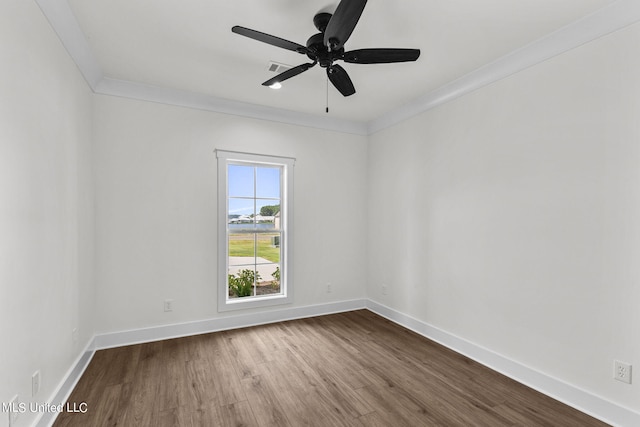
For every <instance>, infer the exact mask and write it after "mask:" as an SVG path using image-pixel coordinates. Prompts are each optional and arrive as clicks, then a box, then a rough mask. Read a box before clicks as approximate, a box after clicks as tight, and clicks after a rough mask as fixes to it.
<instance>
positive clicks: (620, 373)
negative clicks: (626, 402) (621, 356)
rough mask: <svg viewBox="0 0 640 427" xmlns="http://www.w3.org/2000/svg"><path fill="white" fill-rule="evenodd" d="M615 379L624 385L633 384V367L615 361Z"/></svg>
mask: <svg viewBox="0 0 640 427" xmlns="http://www.w3.org/2000/svg"><path fill="white" fill-rule="evenodd" d="M613 378H614V379H616V380H618V381H622V382H623V383H627V384H631V365H630V364H629V363H625V362H621V361H619V360H615V361H614V372H613Z"/></svg>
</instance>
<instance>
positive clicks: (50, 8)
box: [35, 0, 640, 136]
mask: <svg viewBox="0 0 640 427" xmlns="http://www.w3.org/2000/svg"><path fill="white" fill-rule="evenodd" d="M35 1H36V3H37V4H38V6H39V7H40V9H41V10H42V12H43V13H44V15H45V17H46V18H47V19H48V21H49V23H50V24H51V26H52V27H53V29H54V31H55V32H56V34H57V35H58V37H59V38H60V41H61V42H62V44H63V45H64V47H65V48H66V50H67V52H68V53H69V55H70V56H71V58H72V59H73V61H74V62H75V63H76V65H77V66H78V69H79V70H80V72H81V73H82V75H83V76H84V78H85V80H86V81H87V83H88V84H89V86H90V87H91V89H92V90H93V91H94V92H95V93H98V94H103V95H112V96H119V97H124V98H131V99H139V100H144V101H150V102H158V103H163V104H169V105H177V106H182V107H187V108H195V109H200V110H206V111H212V112H217V113H223V114H232V115H237V116H242V117H250V118H254V119H260V120H268V121H273V122H279V123H286V124H293V125H298V126H306V127H312V128H318V129H325V130H331V131H336V132H343V133H349V134H356V135H364V136H367V135H372V134H374V133H376V132H379V131H381V130H383V129H386V128H389V127H391V126H394V125H396V124H398V123H400V122H402V121H404V120H407V119H409V118H411V117H413V116H416V115H418V114H420V113H423V112H425V111H427V110H430V109H432V108H435V107H437V106H439V105H442V104H444V103H446V102H449V101H452V100H454V99H456V98H459V97H461V96H463V95H465V94H468V93H470V92H473V91H475V90H477V89H480V88H482V87H484V86H486V85H489V84H491V83H494V82H496V81H498V80H501V79H504V78H506V77H509V76H511V75H513V74H515V73H518V72H520V71H522V70H524V69H526V68H529V67H531V66H533V65H536V64H538V63H540V62H543V61H546V60H548V59H550V58H553V57H555V56H557V55H560V54H562V53H564V52H567V51H569V50H571V49H574V48H576V47H578V46H581V45H583V44H585V43H588V42H590V41H592V40H595V39H598V38H600V37H603V36H605V35H607V34H610V33H612V32H615V31H617V30H620V29H622V28H625V27H627V26H629V25H631V24H634V23H636V22H638V21H640V2H639V1H638V0H617V1H615V2H613V3H611V4H610V5H608V6H606V7H604V8H602V9H600V10H597V11H595V12H594V13H592V14H590V15H587V16H586V17H584V18H582V19H580V20H578V21H576V22H574V23H572V24H569V25H567V26H565V27H563V28H561V29H559V30H557V31H555V32H553V33H551V34H549V35H547V36H545V37H543V38H541V39H538V40H536V41H534V42H532V43H530V44H528V45H526V46H524V47H522V48H520V49H517V50H515V51H513V52H511V53H509V54H507V55H505V56H503V57H501V58H499V59H497V60H496V61H493V62H491V63H489V64H486V65H484V66H483V67H480V68H478V69H477V70H475V71H472V72H471V73H469V74H467V75H465V76H463V77H461V78H459V79H457V80H454V81H452V82H450V83H447V84H445V85H444V86H442V87H440V88H438V89H435V90H433V91H431V92H429V93H427V94H425V95H423V96H421V97H418V98H416V99H414V100H413V101H411V102H409V103H407V104H405V105H403V106H401V107H400V108H397V109H394V110H392V111H389V112H388V113H386V114H384V115H382V116H380V117H378V118H377V119H374V120H371V121H369V122H358V121H352V120H343V119H336V118H331V117H322V116H317V115H313V114H307V113H300V112H296V111H290V110H284V109H278V108H271V107H265V106H261V105H256V104H250V103H244V102H239V101H232V100H228V99H222V98H217V97H214V96H210V95H204V94H199V93H193V92H187V91H182V90H177V89H171V88H166V87H160V86H152V85H147V84H143V83H136V82H131V81H124V80H116V79H111V78H108V77H105V76H104V75H103V72H102V70H101V68H100V65H99V63H98V61H97V60H96V58H95V57H94V55H93V52H92V51H91V49H90V47H89V44H88V43H87V40H86V37H85V35H84V33H83V32H82V29H81V28H80V26H79V24H78V21H77V20H76V18H75V16H74V15H73V12H72V10H71V8H70V7H69V4H68V3H67V0H35Z"/></svg>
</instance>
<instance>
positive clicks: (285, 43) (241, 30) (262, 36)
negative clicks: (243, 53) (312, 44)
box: [231, 25, 307, 54]
mask: <svg viewBox="0 0 640 427" xmlns="http://www.w3.org/2000/svg"><path fill="white" fill-rule="evenodd" d="M231 31H233V32H234V33H236V34H240V35H241V36H245V37H249V38H250V39H254V40H258V41H259V42H263V43H267V44H270V45H272V46H277V47H281V48H282V49H287V50H292V51H294V52H298V53H303V54H306V53H307V48H306V47H305V46H302V45H301V44H298V43H294V42H291V41H289V40H285V39H281V38H280V37H276V36H272V35H270V34H266V33H261V32H260V31H256V30H252V29H250V28H245V27H241V26H239V25H236V26H235V27H233V28H231Z"/></svg>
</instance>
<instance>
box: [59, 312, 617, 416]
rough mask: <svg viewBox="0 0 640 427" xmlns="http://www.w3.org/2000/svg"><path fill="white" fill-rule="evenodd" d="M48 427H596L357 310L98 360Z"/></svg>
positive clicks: (104, 354)
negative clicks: (71, 408) (80, 408)
mask: <svg viewBox="0 0 640 427" xmlns="http://www.w3.org/2000/svg"><path fill="white" fill-rule="evenodd" d="M69 402H70V403H72V404H73V403H75V404H79V403H81V402H86V404H87V408H88V412H87V413H85V414H81V413H62V414H60V415H59V417H58V419H57V420H56V423H55V424H54V425H55V426H57V427H59V426H154V427H155V426H292V427H294V426H295V427H297V426H355V427H362V426H490V427H497V426H521V425H526V426H557V425H562V426H576V427H577V426H584V427H591V426H592V427H600V426H605V425H606V424H604V423H601V422H599V421H598V420H595V419H594V418H592V417H589V416H588V415H586V414H583V413H581V412H579V411H577V410H575V409H572V408H570V407H568V406H566V405H564V404H562V403H560V402H558V401H555V400H553V399H551V398H549V397H547V396H545V395H542V394H541V393H539V392H537V391H535V390H532V389H530V388H527V387H525V386H523V385H521V384H519V383H517V382H515V381H513V380H511V379H509V378H507V377H505V376H503V375H500V374H498V373H496V372H494V371H492V370H490V369H488V368H486V367H484V366H482V365H480V364H479V363H476V362H474V361H472V360H470V359H468V358H466V357H464V356H462V355H460V354H457V353H455V352H453V351H451V350H449V349H447V348H444V347H442V346H440V345H439V344H437V343H434V342H432V341H430V340H428V339H425V338H424V337H421V336H419V335H418V334H415V333H413V332H411V331H409V330H407V329H404V328H402V327H400V326H398V325H396V324H394V323H392V322H390V321H388V320H386V319H384V318H382V317H379V316H377V315H375V314H373V313H371V312H369V311H367V310H359V311H354V312H349V313H340V314H335V315H329V316H322V317H316V318H309V319H301V320H296V321H291V322H281V323H275V324H271V325H264V326H257V327H253V328H245V329H238V330H232V331H225V332H218V333H212V334H203V335H198V336H193V337H186V338H179V339H172V340H167V341H161V342H153V343H147V344H140V345H133V346H126V347H121V348H114V349H109V350H100V351H98V352H96V354H95V356H94V358H93V360H92V361H91V363H90V364H89V366H88V367H87V370H86V371H85V373H84V375H83V376H82V378H81V379H80V381H79V382H78V384H77V386H76V388H75V389H74V391H73V392H72V394H71V396H70V398H69Z"/></svg>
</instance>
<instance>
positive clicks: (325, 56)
mask: <svg viewBox="0 0 640 427" xmlns="http://www.w3.org/2000/svg"><path fill="white" fill-rule="evenodd" d="M366 4H367V0H342V1H341V2H340V4H338V7H337V8H336V11H335V13H333V14H330V13H326V12H320V13H318V14H316V16H314V18H313V24H314V25H315V27H316V28H317V29H318V31H320V32H319V33H317V34H314V35H313V36H311V37H310V38H309V40H307V45H306V46H303V45H301V44H298V43H295V42H291V41H289V40H285V39H282V38H280V37H276V36H272V35H270V34H266V33H262V32H260V31H256V30H252V29H249V28H245V27H241V26H238V25H236V26H234V27H233V28H232V29H231V31H233V32H234V33H236V34H240V35H242V36H245V37H249V38H251V39H254V40H257V41H260V42H263V43H267V44H270V45H272V46H276V47H279V48H282V49H287V50H291V51H293V52H297V53H300V54H303V55H307V57H308V58H309V59H311V60H312V61H313V62H309V63H305V64H301V65H298V66H297V67H293V68H290V69H288V70H286V71H285V72H283V73H280V74H278V75H277V76H275V77H273V78H271V79H269V80H267V81H266V82H264V83H262V85H263V86H268V87H271V88H273V89H276V87H274V86H276V85H279V84H281V83H282V82H284V81H285V80H288V79H290V78H292V77H295V76H297V75H298V74H302V73H304V72H305V71H307V70H309V69H310V68H312V67H314V66H315V65H317V64H319V65H320V67H322V68H326V70H327V77H328V79H329V81H331V83H332V84H333V86H334V87H335V88H336V89H337V90H338V91H339V92H340V93H341V94H342V95H343V96H351V95H353V94H354V93H356V89H355V87H354V85H353V82H352V81H351V78H349V75H348V74H347V72H346V70H345V69H344V68H343V67H341V66H340V65H338V64H336V63H335V62H336V61H344V62H347V63H350V64H389V63H395V62H409V61H415V60H417V59H418V58H419V57H420V49H392V48H376V49H358V50H352V51H348V52H345V50H344V44H345V43H346V42H347V40H348V39H349V37H350V36H351V33H352V32H353V30H354V29H355V27H356V24H357V23H358V21H359V20H360V16H361V15H362V12H363V11H364V7H365V5H366Z"/></svg>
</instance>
